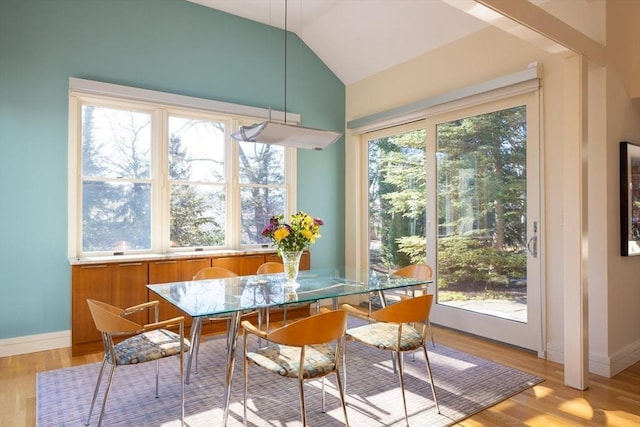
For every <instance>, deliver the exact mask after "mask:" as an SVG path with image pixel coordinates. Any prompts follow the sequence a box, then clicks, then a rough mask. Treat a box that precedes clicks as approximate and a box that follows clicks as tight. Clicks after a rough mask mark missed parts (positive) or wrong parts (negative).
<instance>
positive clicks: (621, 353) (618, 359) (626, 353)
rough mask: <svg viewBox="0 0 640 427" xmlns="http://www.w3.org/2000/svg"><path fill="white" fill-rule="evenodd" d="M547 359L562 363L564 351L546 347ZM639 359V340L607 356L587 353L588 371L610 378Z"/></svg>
mask: <svg viewBox="0 0 640 427" xmlns="http://www.w3.org/2000/svg"><path fill="white" fill-rule="evenodd" d="M547 360H550V361H552V362H556V363H560V364H562V365H563V364H564V352H563V351H562V350H560V349H554V348H551V347H548V348H547ZM638 361H640V341H636V342H634V343H632V344H629V345H628V346H626V347H624V348H622V349H620V350H618V351H617V352H615V353H614V354H613V355H611V356H609V357H607V356H605V355H601V354H594V353H590V354H589V372H590V373H592V374H596V375H600V376H602V377H606V378H612V377H613V376H615V375H616V374H618V373H620V372H622V371H624V370H625V369H627V368H628V367H629V366H631V365H633V364H634V363H637V362H638Z"/></svg>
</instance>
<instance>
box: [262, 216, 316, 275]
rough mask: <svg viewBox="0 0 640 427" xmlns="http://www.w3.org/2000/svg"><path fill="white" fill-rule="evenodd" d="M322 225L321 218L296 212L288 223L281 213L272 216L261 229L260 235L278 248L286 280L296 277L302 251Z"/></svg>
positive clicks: (312, 241) (310, 243) (312, 240)
mask: <svg viewBox="0 0 640 427" xmlns="http://www.w3.org/2000/svg"><path fill="white" fill-rule="evenodd" d="M322 225H324V223H323V222H322V220H321V219H319V218H313V217H312V216H311V215H309V214H307V213H305V212H298V213H296V214H293V215H291V218H290V221H289V222H288V223H286V222H284V215H282V214H280V215H276V216H272V217H271V219H270V220H269V224H268V225H267V226H266V227H265V229H264V230H262V235H263V236H264V237H268V238H269V239H271V242H272V243H273V246H275V247H276V248H278V253H279V254H280V256H281V257H282V261H283V264H284V271H285V275H286V276H287V281H288V282H295V280H296V278H297V277H298V269H299V265H300V257H301V256H302V251H303V250H304V248H307V247H309V246H310V245H312V244H314V243H315V242H316V239H318V238H319V237H320V227H321V226H322Z"/></svg>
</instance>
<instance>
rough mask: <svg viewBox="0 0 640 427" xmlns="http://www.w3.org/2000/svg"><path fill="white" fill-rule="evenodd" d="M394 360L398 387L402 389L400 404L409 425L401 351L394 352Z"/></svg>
mask: <svg viewBox="0 0 640 427" xmlns="http://www.w3.org/2000/svg"><path fill="white" fill-rule="evenodd" d="M396 356H397V357H396V361H397V362H398V377H399V378H400V389H401V390H402V405H403V406H404V420H405V421H406V423H407V427H409V415H408V414H407V399H406V398H405V394H404V375H403V374H404V366H403V364H404V361H403V359H402V353H401V352H399V351H398V352H396Z"/></svg>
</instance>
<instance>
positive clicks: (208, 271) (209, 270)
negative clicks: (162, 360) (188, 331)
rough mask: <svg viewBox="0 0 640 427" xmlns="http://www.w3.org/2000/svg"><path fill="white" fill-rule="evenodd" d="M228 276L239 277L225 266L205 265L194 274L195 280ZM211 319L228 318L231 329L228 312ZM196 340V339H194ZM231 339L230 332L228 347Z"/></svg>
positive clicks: (196, 353)
mask: <svg viewBox="0 0 640 427" xmlns="http://www.w3.org/2000/svg"><path fill="white" fill-rule="evenodd" d="M227 277H238V275H237V274H236V273H234V272H233V271H231V270H229V269H226V268H223V267H205V268H203V269H202V270H198V271H197V272H196V274H194V276H193V280H207V279H224V278H227ZM250 313H253V311H252V312H249V313H243V315H246V314H250ZM209 320H226V322H227V330H229V327H230V322H231V317H230V316H229V315H226V314H220V315H217V316H211V317H209ZM259 323H262V320H261V319H260V320H259ZM194 340H195V339H194ZM228 340H229V334H227V348H229V345H230V342H229V341H228ZM199 347H200V346H199V345H198V344H196V345H194V349H195V355H194V356H195V370H194V371H195V372H198V349H199Z"/></svg>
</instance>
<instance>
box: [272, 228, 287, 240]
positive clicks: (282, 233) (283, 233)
mask: <svg viewBox="0 0 640 427" xmlns="http://www.w3.org/2000/svg"><path fill="white" fill-rule="evenodd" d="M288 236H289V230H287V229H286V228H284V227H282V228H278V229H277V230H276V231H274V232H273V238H274V239H275V240H276V242H279V241H280V240H282V239H286V238H287V237H288Z"/></svg>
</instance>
